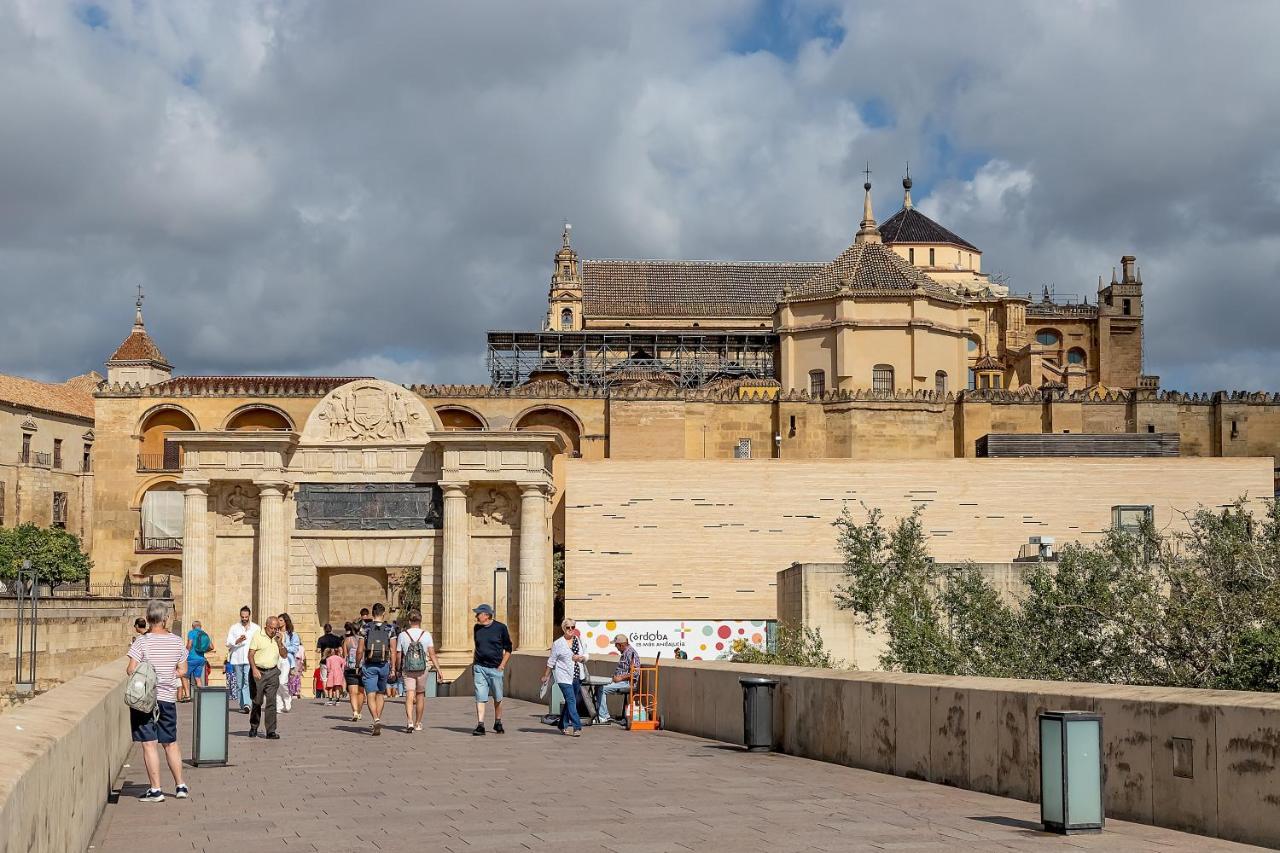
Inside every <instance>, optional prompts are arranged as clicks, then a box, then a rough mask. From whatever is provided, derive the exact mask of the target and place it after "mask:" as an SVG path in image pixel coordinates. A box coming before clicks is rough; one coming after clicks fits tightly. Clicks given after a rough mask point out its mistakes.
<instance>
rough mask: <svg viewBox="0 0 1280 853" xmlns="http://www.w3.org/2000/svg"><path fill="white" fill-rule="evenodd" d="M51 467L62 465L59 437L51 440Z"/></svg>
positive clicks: (60, 440)
mask: <svg viewBox="0 0 1280 853" xmlns="http://www.w3.org/2000/svg"><path fill="white" fill-rule="evenodd" d="M53 467H54V468H61V467H62V439H60V438H55V439H54V440H53Z"/></svg>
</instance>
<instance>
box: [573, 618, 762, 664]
mask: <svg viewBox="0 0 1280 853" xmlns="http://www.w3.org/2000/svg"><path fill="white" fill-rule="evenodd" d="M773 624H774V623H773V621H772V620H769V621H765V620H759V621H752V622H745V621H730V620H725V621H718V620H710V621H706V620H699V619H684V620H680V619H674V620H619V621H612V620H608V621H600V622H588V621H586V620H582V619H580V620H578V630H579V631H581V632H582V636H583V637H584V638H585V639H586V641H587V651H588V653H589V654H593V655H606V654H607V655H615V656H616V655H617V654H618V650H617V648H615V647H614V645H613V638H614V635H616V634H626V635H627V637H629V638H630V640H631V645H633V646H635V648H636V651H638V652H639V653H640V656H641V657H655V656H656V655H657V654H658V652H662V656H663V657H664V658H673V657H676V656H677V655H676V650H677V649H679V650H680V651H681V652H683V653H684V654H685V655H686V656H688V658H689V659H690V660H718V659H721V658H727V657H728V656H729V654H730V653H731V650H732V648H733V643H734V641H735V640H744V641H746V642H748V643H751V644H752V645H755V646H760V647H762V648H763V647H764V645H765V643H766V641H767V640H768V637H769V633H770V631H772V630H773Z"/></svg>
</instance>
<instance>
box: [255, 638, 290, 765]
mask: <svg viewBox="0 0 1280 853" xmlns="http://www.w3.org/2000/svg"><path fill="white" fill-rule="evenodd" d="M283 654H285V650H284V643H283V641H282V640H281V637H280V620H279V619H277V618H276V617H275V616H271V617H269V618H268V619H267V622H266V624H265V625H263V628H262V630H261V631H259V632H258V633H256V634H254V635H253V638H252V639H251V640H250V641H249V693H250V695H251V696H252V697H253V711H252V712H251V713H250V714H249V737H257V736H258V723H259V722H260V721H261V719H262V716H263V710H262V709H263V706H264V705H265V706H266V717H267V740H279V739H280V735H279V734H277V733H276V694H277V693H279V692H280V656H281V655H283Z"/></svg>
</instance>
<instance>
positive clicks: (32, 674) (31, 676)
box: [13, 560, 40, 695]
mask: <svg viewBox="0 0 1280 853" xmlns="http://www.w3.org/2000/svg"><path fill="white" fill-rule="evenodd" d="M24 593H25V598H24ZM27 602H30V604H31V617H30V625H28V624H27V623H26V622H25V620H24V618H23V617H24V614H25V611H26V605H27ZM39 615H40V579H39V571H38V570H37V569H35V568H32V566H31V561H30V560H23V561H22V568H21V569H19V570H18V648H17V654H16V655H15V656H14V668H15V671H14V677H13V681H14V690H16V691H17V692H18V693H19V694H24V695H25V694H30V693H34V692H35V689H36V620H37V617H38V616H39ZM26 633H30V640H29V643H28V646H29V647H28V648H26V649H24V648H23V647H22V639H23V635H24V634H26ZM23 654H26V655H27V677H26V678H23V677H22V656H23Z"/></svg>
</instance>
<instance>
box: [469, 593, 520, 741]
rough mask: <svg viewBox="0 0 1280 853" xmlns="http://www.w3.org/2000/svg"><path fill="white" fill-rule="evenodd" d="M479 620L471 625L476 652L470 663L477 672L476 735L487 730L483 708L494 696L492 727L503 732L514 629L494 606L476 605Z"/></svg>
mask: <svg viewBox="0 0 1280 853" xmlns="http://www.w3.org/2000/svg"><path fill="white" fill-rule="evenodd" d="M472 612H473V613H475V614H476V624H475V625H473V626H472V635H473V637H474V640H475V647H476V653H475V658H474V664H473V666H472V667H471V669H472V672H473V673H474V674H475V691H476V727H475V729H473V730H472V732H471V733H472V734H473V735H477V736H479V735H483V734H484V710H485V705H487V704H488V703H489V697H493V731H494V732H495V733H496V734H502V733H503V732H504V731H505V729H503V727H502V679H503V677H504V676H503V672H504V671H505V670H506V668H507V661H508V660H510V659H511V649H512V646H511V633H510V632H509V631H508V630H507V626H506V625H503V624H502V623H501V622H499V621H497V620H496V619H494V618H493V607H492V606H490V605H488V604H481V605H480V606H479V607H477V608H475V609H474V610H473V611H472Z"/></svg>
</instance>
